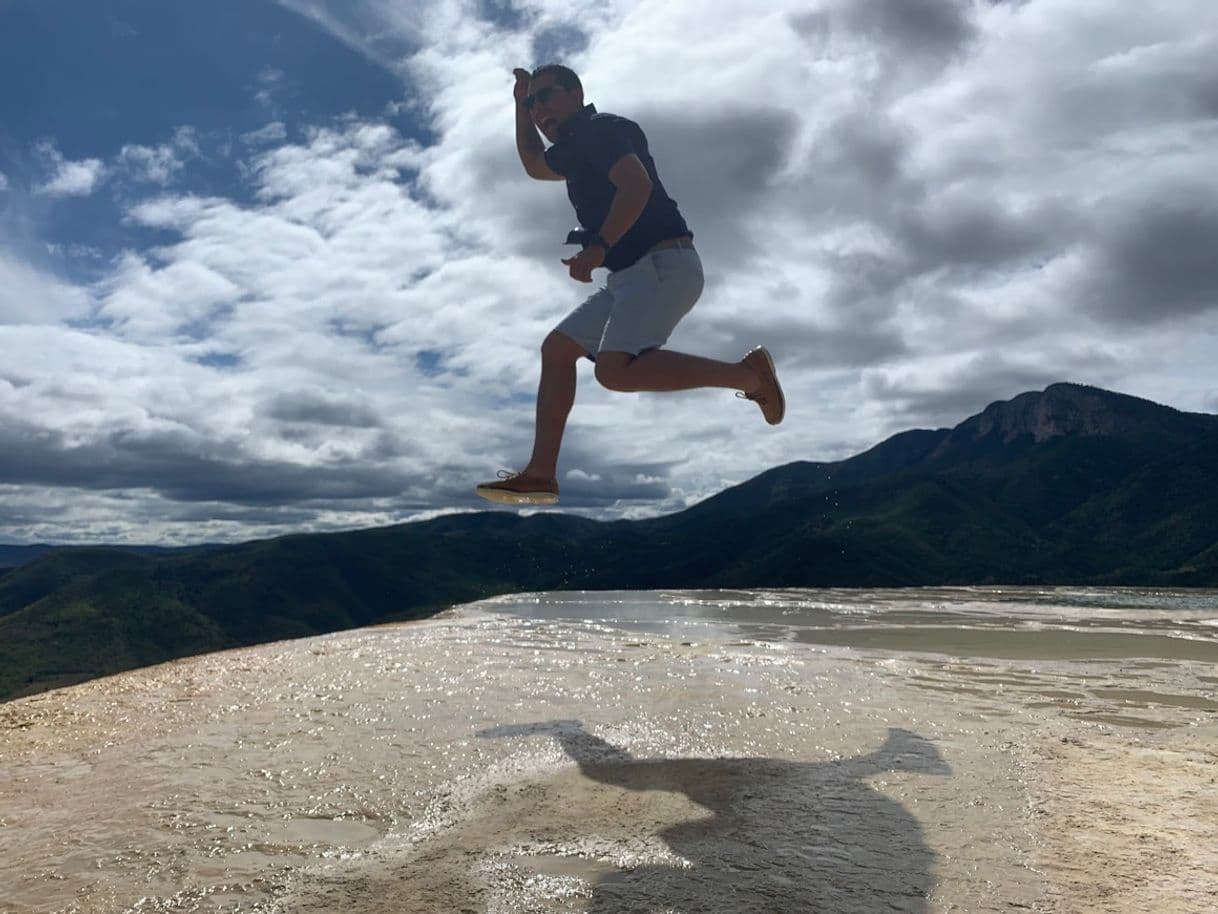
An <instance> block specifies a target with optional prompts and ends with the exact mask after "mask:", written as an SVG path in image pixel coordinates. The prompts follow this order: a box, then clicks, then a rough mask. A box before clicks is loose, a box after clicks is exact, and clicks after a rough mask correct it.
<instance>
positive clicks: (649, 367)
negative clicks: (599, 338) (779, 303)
mask: <svg viewBox="0 0 1218 914" xmlns="http://www.w3.org/2000/svg"><path fill="white" fill-rule="evenodd" d="M596 379H597V380H598V381H600V383H601V384H603V385H604V386H605V387H608V388H609V389H610V390H620V391H644V390H646V391H666V390H693V389H694V388H698V387H726V388H730V389H732V390H741V391H744V392H745V393H746V394H751V393H754V392H756V390H757V389H758V387H760V386H761V379H760V378H759V377H758V376H757V372H755V371H753V369H752V368H749V366H747V365H746V364H744V362H743V361H741V362H720V361H718V360H716V359H707V358H703V357H702V356H700V355H687V354H686V353H684V352H673V351H672V350H670V349H648V350H647V351H646V352H643V353H640V354H639V355H637V356H636V355H631V354H630V353H628V352H601V353H599V354H598V355H597V357H596Z"/></svg>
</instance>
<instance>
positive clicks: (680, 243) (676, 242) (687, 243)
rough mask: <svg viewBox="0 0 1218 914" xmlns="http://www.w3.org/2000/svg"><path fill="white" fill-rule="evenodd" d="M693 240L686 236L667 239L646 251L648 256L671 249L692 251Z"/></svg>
mask: <svg viewBox="0 0 1218 914" xmlns="http://www.w3.org/2000/svg"><path fill="white" fill-rule="evenodd" d="M693 247H694V239H692V238H690V237H689V236H688V235H682V236H681V237H680V238H669V239H667V240H666V241H661V242H659V243H657V244H653V245H652V246H651V247H649V248H648V249H647V253H648V254H654V253H655V252H656V251H671V250H672V249H673V248H689V249H690V250H693Z"/></svg>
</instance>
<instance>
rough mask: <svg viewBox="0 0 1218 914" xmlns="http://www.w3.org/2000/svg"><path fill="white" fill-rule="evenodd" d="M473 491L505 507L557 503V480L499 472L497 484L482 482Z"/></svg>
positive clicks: (507, 471) (505, 471) (506, 471)
mask: <svg viewBox="0 0 1218 914" xmlns="http://www.w3.org/2000/svg"><path fill="white" fill-rule="evenodd" d="M474 491H475V492H477V493H478V494H479V495H481V496H482V497H483V498H485V499H488V500H490V501H497V502H499V503H500V504H505V505H552V504H555V503H556V502H557V501H558V480H557V479H542V478H541V477H540V476H525V475H524V474H523V473H512V472H510V471H509V470H500V471H499V481H498V482H484V483H482V485H480V486H478V488H476V489H475V490H474Z"/></svg>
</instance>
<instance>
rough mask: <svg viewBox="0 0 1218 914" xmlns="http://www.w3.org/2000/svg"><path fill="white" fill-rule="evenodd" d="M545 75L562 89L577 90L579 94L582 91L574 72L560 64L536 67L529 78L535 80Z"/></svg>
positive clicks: (581, 85)
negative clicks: (551, 78)
mask: <svg viewBox="0 0 1218 914" xmlns="http://www.w3.org/2000/svg"><path fill="white" fill-rule="evenodd" d="M546 75H550V76H553V77H554V82H556V83H558V85H560V86H562V87H563V88H564V89H579V90H580V91H581V92H582V91H583V88H584V87H583V84H582V83H581V82H580V81H579V77H578V76H576V75H575V71H574V70H572V69H571V68H570V67H564V66H563V65H562V64H560V63H548V64H546V65H545V66H542V67H538V68H537V69H536V70H534V71H533V75H532V76H530V77H529V78H530V79H536V78H537V77H538V76H546Z"/></svg>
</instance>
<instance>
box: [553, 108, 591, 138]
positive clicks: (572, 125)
mask: <svg viewBox="0 0 1218 914" xmlns="http://www.w3.org/2000/svg"><path fill="white" fill-rule="evenodd" d="M594 114H596V105H584V108H583V110H582V111H580V112H579V113H578V114H576V115H575V116H574V117H572V118H571V120H569V121H567V122H566V123H565V124H563V125H562V130H560V131H559V133H558V138H559V139H560V140H567V139H570V138H571V135H572V134H573V133H575V131H576V130H578V129H579V128H580V126H581V125H583V124H586V123H587V122H588V121H590V120H592V115H594Z"/></svg>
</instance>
